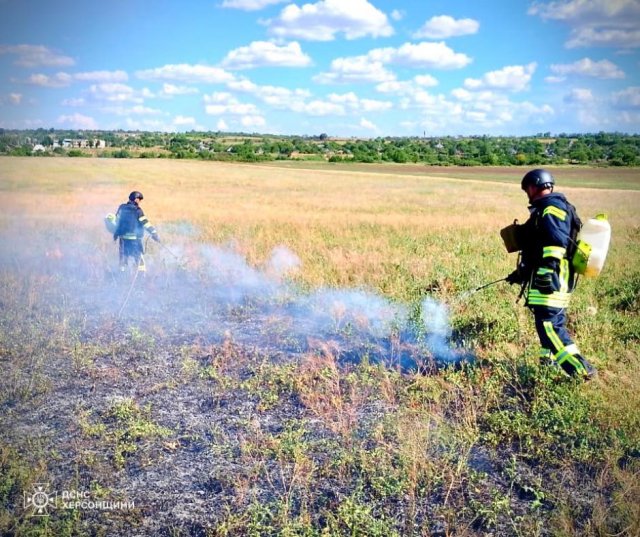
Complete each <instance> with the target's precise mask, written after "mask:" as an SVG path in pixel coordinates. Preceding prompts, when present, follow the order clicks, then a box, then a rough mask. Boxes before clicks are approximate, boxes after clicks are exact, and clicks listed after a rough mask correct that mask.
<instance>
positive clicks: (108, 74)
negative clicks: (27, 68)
mask: <svg viewBox="0 0 640 537" xmlns="http://www.w3.org/2000/svg"><path fill="white" fill-rule="evenodd" d="M127 78H128V76H127V73H125V72H124V71H87V72H84V73H74V74H69V73H64V72H60V73H56V74H55V75H45V74H42V73H36V74H32V75H31V76H29V78H28V79H27V80H25V83H27V84H32V85H34V86H42V87H45V88H63V87H66V86H69V85H71V84H72V83H73V82H76V81H80V82H101V83H110V82H125V81H126V80H127Z"/></svg>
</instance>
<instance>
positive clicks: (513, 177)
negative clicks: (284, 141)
mask: <svg viewBox="0 0 640 537" xmlns="http://www.w3.org/2000/svg"><path fill="white" fill-rule="evenodd" d="M525 171H526V170H524V169H518V168H495V169H493V168H424V167H422V168H421V167H418V166H415V165H407V166H403V165H378V166H373V165H362V166H360V165H358V166H351V165H339V166H335V165H329V164H326V165H320V164H318V163H293V164H290V163H287V165H278V164H276V163H269V164H267V165H264V164H263V165H241V164H225V163H210V162H197V161H176V160H151V159H140V160H138V159H135V160H134V159H131V160H127V159H81V158H78V159H70V158H0V195H1V200H2V201H1V202H0V203H1V205H0V207H1V209H2V213H1V214H0V244H1V245H2V247H1V248H2V249H1V252H2V253H1V257H0V303H1V305H2V313H1V314H0V315H1V317H0V321H1V324H0V365H1V366H2V371H3V374H2V376H1V378H0V430H1V431H2V435H1V439H0V533H1V534H8V535H56V536H57V535H128V534H131V535H212V536H213V535H215V536H218V535H305V536H306V535H309V536H314V535H318V536H320V535H323V536H324V535H380V536H387V535H441V536H444V535H470V536H471V535H474V536H475V535H478V536H479V535H504V536H510V535H522V536H529V535H540V536H543V535H544V536H547V535H549V536H550V535H554V536H555V535H566V536H582V535H593V536H604V535H629V536H631V535H638V534H640V507H639V506H640V461H639V460H638V457H639V455H640V395H638V394H639V393H640V392H639V391H638V387H639V386H640V363H639V362H638V351H639V350H640V344H639V339H640V321H639V319H638V307H639V304H640V301H639V298H638V297H639V296H640V268H639V267H640V241H639V238H640V218H639V217H638V207H639V206H640V171H638V170H634V169H617V168H616V169H605V168H599V169H590V168H580V169H574V168H558V169H553V170H552V171H553V173H554V175H555V177H556V180H557V183H558V190H559V191H562V192H564V193H565V194H566V195H567V196H568V197H569V199H570V200H571V201H572V202H573V203H574V204H575V205H576V207H577V208H578V211H579V213H580V215H581V216H582V217H583V218H585V217H588V216H592V215H595V214H596V213H599V212H606V213H607V214H608V215H609V219H610V222H611V225H612V228H613V239H612V246H611V250H610V254H609V258H608V260H607V264H606V266H605V270H604V272H603V274H602V275H601V276H600V277H599V278H598V279H597V280H586V279H585V280H582V281H580V282H579V285H578V288H577V290H576V292H575V294H574V297H573V302H572V307H571V310H570V315H569V318H570V328H571V330H572V331H573V332H574V333H575V334H576V339H577V341H578V344H579V346H580V348H581V349H582V351H583V353H584V354H585V355H587V357H588V358H589V359H590V360H591V361H592V362H593V363H594V364H595V365H597V367H598V368H599V371H600V375H599V377H598V378H597V379H596V380H595V381H593V382H590V383H588V384H578V383H574V382H573V381H570V380H566V379H563V378H561V377H559V376H558V375H557V374H556V373H555V372H554V371H553V370H551V368H548V367H541V366H539V365H538V363H537V360H536V354H537V350H538V349H537V341H536V337H535V333H534V329H533V320H532V318H531V315H530V313H529V312H528V311H527V310H526V309H525V308H523V307H522V305H521V304H516V303H515V300H516V297H517V290H516V289H515V288H510V287H509V286H507V285H506V284H498V285H496V286H493V287H490V288H488V289H486V290H484V291H482V292H479V293H475V294H473V293H468V292H467V291H468V290H470V289H474V288H476V287H478V286H480V285H482V284H484V283H487V282H490V281H492V280H496V279H498V278H500V277H503V276H505V275H506V274H508V273H509V272H510V271H511V270H512V269H513V267H514V265H515V257H514V255H513V254H512V255H509V254H507V253H506V251H505V250H504V247H503V246H502V243H501V240H500V237H499V230H500V229H501V228H502V227H504V226H505V225H508V224H510V223H511V222H512V221H513V219H514V218H518V219H519V220H520V221H524V220H525V219H526V218H527V209H526V198H525V196H524V194H523V193H522V191H521V190H520V188H519V182H520V178H521V176H522V175H523V174H524V172H525ZM134 189H136V190H141V191H142V192H143V193H144V195H145V200H144V201H143V207H144V210H145V213H146V214H147V215H148V216H149V218H150V220H151V221H152V223H153V224H155V225H156V227H157V228H158V230H159V232H160V235H161V237H162V239H163V244H164V245H165V246H166V248H165V247H162V246H160V245H158V244H156V243H153V242H151V241H150V242H149V244H148V253H147V256H146V257H147V263H148V269H149V270H148V273H147V275H146V276H145V277H138V278H135V279H134V275H132V274H125V275H124V277H121V276H120V275H119V274H118V272H117V271H116V268H117V250H116V246H115V245H114V243H113V242H112V240H111V238H110V236H109V235H108V234H107V233H106V231H105V230H104V226H103V223H102V218H103V217H104V215H105V214H106V213H107V212H113V211H115V209H116V208H117V206H118V205H119V204H120V203H122V202H124V201H125V200H126V197H127V195H128V193H129V192H130V191H131V190H134ZM167 248H168V249H167ZM456 357H460V358H468V360H467V361H466V362H463V363H459V362H458V361H457V360H456ZM404 359H410V360H417V361H420V360H422V359H424V362H425V364H427V365H429V367H426V368H425V370H424V371H421V372H419V373H416V372H414V371H413V370H410V369H409V370H408V369H404V368H402V367H396V365H398V364H404V363H405V362H403V360H404ZM447 363H451V367H447V366H446V365H447ZM454 365H455V367H454ZM425 371H426V372H425ZM38 487H41V488H40V489H38ZM38 492H39V495H38ZM74 493H75V495H76V496H78V495H80V496H81V497H82V498H83V499H85V500H87V502H85V503H84V504H82V503H76V504H74V503H73V502H69V501H68V499H69V497H70V496H74ZM55 495H57V497H56V498H54V496H55ZM43 498H46V499H47V500H48V501H47V502H46V503H47V505H46V506H45V507H44V508H42V509H41V510H42V511H44V512H43V513H37V507H38V505H37V500H38V499H40V500H42V499H43ZM54 499H55V500H56V501H55V502H54ZM65 499H66V500H67V501H66V502H65ZM101 501H102V502H107V503H108V502H112V504H111V505H112V507H113V502H120V503H116V507H117V508H113V509H107V508H106V507H105V505H104V504H100V502H101ZM54 503H55V505H54Z"/></svg>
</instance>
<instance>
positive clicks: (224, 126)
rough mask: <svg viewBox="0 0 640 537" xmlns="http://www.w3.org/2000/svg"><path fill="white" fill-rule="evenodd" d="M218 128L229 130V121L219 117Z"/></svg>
mask: <svg viewBox="0 0 640 537" xmlns="http://www.w3.org/2000/svg"><path fill="white" fill-rule="evenodd" d="M216 129H218V130H219V131H226V130H229V125H227V122H226V121H225V120H224V119H219V120H218V122H217V123H216Z"/></svg>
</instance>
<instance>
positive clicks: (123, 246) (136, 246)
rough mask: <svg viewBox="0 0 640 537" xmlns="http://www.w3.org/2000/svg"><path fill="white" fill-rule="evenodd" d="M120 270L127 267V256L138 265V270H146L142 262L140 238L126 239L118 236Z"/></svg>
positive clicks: (142, 249)
mask: <svg viewBox="0 0 640 537" xmlns="http://www.w3.org/2000/svg"><path fill="white" fill-rule="evenodd" d="M119 246H120V270H122V271H124V270H126V268H127V260H128V258H130V257H131V258H132V259H133V260H134V262H135V264H136V265H137V267H138V270H139V271H140V272H144V271H145V270H146V266H145V264H144V255H143V252H144V248H143V246H142V240H141V239H127V238H122V237H121V238H120V245H119Z"/></svg>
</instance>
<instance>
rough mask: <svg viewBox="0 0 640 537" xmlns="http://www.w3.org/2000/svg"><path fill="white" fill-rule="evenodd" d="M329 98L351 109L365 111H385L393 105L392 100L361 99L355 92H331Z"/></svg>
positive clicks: (330, 100) (332, 101)
mask: <svg viewBox="0 0 640 537" xmlns="http://www.w3.org/2000/svg"><path fill="white" fill-rule="evenodd" d="M327 100H328V101H329V102H331V103H334V104H338V105H341V106H344V107H346V108H347V109H348V110H350V111H354V112H355V111H363V112H384V111H386V110H389V109H391V108H392V107H393V103H391V102H390V101H379V100H376V99H361V98H360V97H358V96H357V95H356V94H355V93H353V92H349V93H343V94H338V93H331V94H330V95H329V96H328V97H327Z"/></svg>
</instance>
